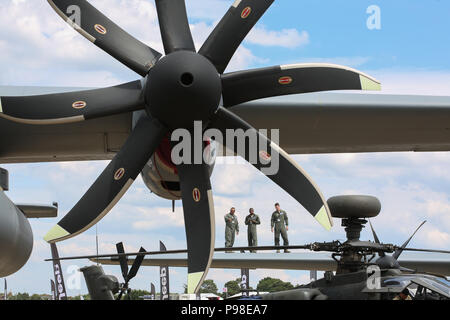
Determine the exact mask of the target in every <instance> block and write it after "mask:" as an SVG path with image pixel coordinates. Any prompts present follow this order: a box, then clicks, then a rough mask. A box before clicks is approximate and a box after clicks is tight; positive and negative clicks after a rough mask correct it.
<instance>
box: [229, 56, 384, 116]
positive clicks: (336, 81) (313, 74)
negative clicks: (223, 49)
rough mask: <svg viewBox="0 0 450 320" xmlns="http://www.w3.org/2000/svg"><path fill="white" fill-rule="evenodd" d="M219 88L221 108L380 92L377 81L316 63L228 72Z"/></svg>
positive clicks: (347, 69)
mask: <svg viewBox="0 0 450 320" xmlns="http://www.w3.org/2000/svg"><path fill="white" fill-rule="evenodd" d="M222 87H223V100H224V101H223V102H224V106H225V107H231V106H234V105H237V104H240V103H243V102H247V101H252V100H256V99H261V98H267V97H275V96H281V95H287V94H296V93H308V92H318V91H330V90H380V89H381V85H380V83H379V82H378V81H377V80H375V79H374V78H372V77H370V76H368V75H365V74H363V73H362V72H360V71H357V70H354V69H351V68H347V67H343V66H339V65H331V64H318V63H316V64H293V65H284V66H276V67H271V68H263V69H256V70H248V71H239V72H233V73H228V74H224V75H223V76H222Z"/></svg>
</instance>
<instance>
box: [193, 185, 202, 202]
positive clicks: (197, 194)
mask: <svg viewBox="0 0 450 320" xmlns="http://www.w3.org/2000/svg"><path fill="white" fill-rule="evenodd" d="M192 198H193V199H194V201H195V202H200V199H201V193H200V190H199V189H198V188H195V189H194V190H192Z"/></svg>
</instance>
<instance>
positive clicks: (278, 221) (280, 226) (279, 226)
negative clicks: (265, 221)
mask: <svg viewBox="0 0 450 320" xmlns="http://www.w3.org/2000/svg"><path fill="white" fill-rule="evenodd" d="M270 225H271V226H272V232H274V231H275V246H277V247H279V246H280V234H281V237H282V238H283V245H284V246H288V245H289V239H288V235H287V232H288V231H289V219H288V216H287V213H286V211H284V210H281V208H280V204H279V203H275V211H274V213H272V219H271V220H270ZM284 252H285V253H289V250H287V249H286V250H284ZM277 253H280V250H277Z"/></svg>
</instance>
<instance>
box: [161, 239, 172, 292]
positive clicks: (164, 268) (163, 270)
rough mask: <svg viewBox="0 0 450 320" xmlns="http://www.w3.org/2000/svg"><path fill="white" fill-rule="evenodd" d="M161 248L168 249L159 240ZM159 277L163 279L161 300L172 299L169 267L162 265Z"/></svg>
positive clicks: (162, 249)
mask: <svg viewBox="0 0 450 320" xmlns="http://www.w3.org/2000/svg"><path fill="white" fill-rule="evenodd" d="M159 250H160V251H167V248H166V246H165V245H164V243H162V241H160V242H159ZM159 278H160V280H161V291H160V300H170V290H169V267H168V266H161V267H160V269H159Z"/></svg>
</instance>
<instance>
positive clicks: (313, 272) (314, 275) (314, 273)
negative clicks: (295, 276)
mask: <svg viewBox="0 0 450 320" xmlns="http://www.w3.org/2000/svg"><path fill="white" fill-rule="evenodd" d="M309 275H310V276H309V278H310V279H311V281H316V280H317V271H316V270H311V271H310V272H309Z"/></svg>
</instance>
